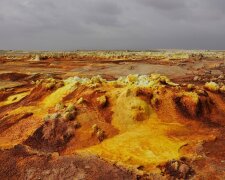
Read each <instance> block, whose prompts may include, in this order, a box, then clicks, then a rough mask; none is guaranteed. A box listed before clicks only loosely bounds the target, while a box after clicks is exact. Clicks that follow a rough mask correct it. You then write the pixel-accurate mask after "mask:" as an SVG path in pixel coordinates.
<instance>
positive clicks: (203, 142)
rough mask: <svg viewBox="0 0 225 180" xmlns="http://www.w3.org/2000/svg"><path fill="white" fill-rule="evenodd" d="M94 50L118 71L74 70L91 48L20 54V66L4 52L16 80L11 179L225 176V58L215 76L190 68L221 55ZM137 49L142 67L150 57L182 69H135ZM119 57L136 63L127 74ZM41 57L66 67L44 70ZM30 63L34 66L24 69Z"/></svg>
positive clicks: (9, 103) (9, 77) (8, 150)
mask: <svg viewBox="0 0 225 180" xmlns="http://www.w3.org/2000/svg"><path fill="white" fill-rule="evenodd" d="M126 55H127V54H126ZM89 56H90V57H92V58H91V59H90V62H93V65H91V64H89V65H88V66H89V68H90V71H94V72H96V74H97V72H100V71H101V70H100V71H98V70H96V68H97V67H98V68H99V66H101V68H106V67H103V66H109V67H111V71H112V72H113V71H114V72H115V74H114V75H113V73H112V72H111V71H110V72H109V73H108V74H107V73H106V74H104V75H102V76H100V75H96V76H95V75H92V76H91V74H88V73H87V72H85V71H84V73H83V74H79V73H77V71H76V70H74V71H72V70H71V69H75V68H78V66H77V65H74V61H73V59H76V60H77V59H79V60H80V62H82V63H83V64H82V63H80V66H84V65H85V67H86V68H87V61H86V60H82V58H84V59H85V57H86V56H84V55H83V54H82V53H80V54H78V55H76V56H75V55H74V56H71V55H65V57H63V58H62V57H61V58H62V61H61V60H60V59H57V58H56V57H48V56H46V57H45V58H46V59H44V60H40V59H41V58H40V57H39V58H37V57H35V58H36V59H35V58H33V59H32V58H30V57H29V56H27V55H23V56H22V57H21V56H18V55H17V56H16V57H20V58H19V59H18V60H15V63H17V64H19V65H20V66H18V67H19V68H18V70H17V71H16V72H13V71H15V70H12V66H11V64H12V63H14V62H12V60H8V59H7V58H6V57H5V56H3V57H2V61H3V60H4V63H3V64H4V65H3V66H7V67H8V68H9V69H10V71H12V72H10V73H9V72H1V74H0V78H1V79H2V80H1V83H3V81H4V82H7V83H5V84H4V83H3V84H4V85H2V86H1V89H0V162H1V167H0V177H1V179H18V178H19V179H35V178H37V179H45V178H46V179H49V178H50V179H66V178H68V179H74V178H75V179H173V178H177V179H212V178H215V179H224V178H225V171H224V170H225V159H224V157H225V153H224V152H225V145H224V144H225V137H224V132H225V128H224V125H225V89H224V81H225V78H224V76H223V73H224V70H225V68H224V64H222V65H221V66H220V67H219V68H217V70H218V71H221V72H222V75H219V76H220V77H217V78H216V79H214V80H213V79H212V78H211V77H209V76H207V75H206V74H205V75H202V76H200V75H199V76H198V77H197V76H196V77H194V78H192V76H191V75H190V74H188V71H189V69H188V67H192V66H193V64H192V63H190V62H192V61H196V64H197V63H199V64H200V63H202V64H204V67H206V70H207V68H208V69H213V68H214V69H213V70H215V69H216V68H215V66H213V63H209V62H211V61H212V60H211V59H210V58H211V56H209V57H207V58H205V59H202V56H199V57H198V56H197V55H196V56H193V57H192V56H190V57H189V59H188V58H187V59H185V58H184V56H181V57H180V56H179V57H178V55H176V56H175V55H174V56H173V57H176V58H177V59H176V60H173V59H172V60H171V59H168V57H171V56H166V55H165V54H163V55H162V57H164V59H163V58H162V57H161V58H162V59H163V60H159V59H160V58H159V57H158V56H157V57H158V58H159V59H157V58H156V55H155V56H153V55H151V56H150V55H146V56H144V55H142V54H137V55H136V56H134V55H133V56H131V55H129V54H128V55H127V56H123V57H120V58H121V59H120V61H119V60H118V59H116V58H118V57H117V56H116V58H115V57H114V56H108V57H107V58H106V57H105V54H104V53H103V55H101V56H100V55H99V54H98V55H93V54H90V52H89V54H88V57H89ZM42 57H43V56H42ZM104 57H105V58H106V59H105V60H104ZM129 57H130V58H131V57H132V58H134V59H135V58H136V59H135V60H133V61H135V63H137V67H138V68H139V65H140V64H141V63H143V62H145V63H147V64H148V65H149V67H150V66H151V65H158V66H160V68H162V71H163V69H164V68H165V67H166V66H167V67H170V66H174V67H175V68H174V69H173V68H172V71H170V69H167V71H168V73H165V75H160V74H158V73H154V72H151V73H146V74H147V75H140V74H141V73H139V72H141V71H142V70H143V66H140V68H141V70H138V69H136V71H137V73H139V74H136V73H130V71H133V70H135V68H136V66H135V65H133V62H132V65H131V64H129V63H130V61H132V60H130V61H125V60H127V59H129ZM137 57H139V58H140V59H139V58H137ZM116 61H119V62H120V63H121V62H122V63H126V66H132V68H131V69H130V70H129V69H128V70H127V72H125V71H124V72H123V73H125V74H124V75H121V74H120V73H118V71H117V68H118V67H116V64H114V65H112V64H111V63H112V62H116ZM157 61H158V62H157ZM217 61H218V62H220V61H221V62H222V60H221V59H217ZM62 62H66V63H65V64H64V65H63V64H61V63H62ZM41 63H43V64H46V65H47V66H49V67H50V65H51V64H52V66H55V65H58V66H59V71H58V72H56V71H55V74H51V75H50V74H47V73H45V72H43V73H40V72H37V71H39V68H40V69H41V68H42V66H41ZM95 63H99V65H96V64H95ZM116 63H118V62H116ZM179 63H184V65H183V66H181V67H180V66H178V64H179ZM185 63H186V64H185ZM68 64H70V65H71V66H70V67H69V66H68ZM31 65H32V66H31ZM25 66H27V67H28V69H29V68H31V69H30V73H27V74H22V73H21V72H18V71H20V70H21V67H25ZM122 66H123V65H122ZM161 66H162V67H161ZM164 66H165V67H164ZM199 66H200V65H199ZM199 66H198V68H199ZM211 66H213V68H212V67H211ZM124 67H125V66H124ZM155 67H156V66H155ZM178 67H179V68H181V69H182V68H184V71H182V70H181V71H180V70H178V69H179V68H178ZM32 68H33V69H32ZM35 68H36V69H35ZM64 68H65V69H64ZM101 68H100V69H101ZM113 68H115V69H114V70H113ZM158 68H159V67H158ZM160 68H159V69H160ZM176 68H177V69H176ZM198 68H197V69H198ZM43 69H45V68H44V67H43ZM109 69H110V68H109ZM132 69H133V70H132ZM175 69H176V70H175ZM197 69H196V72H200V71H201V70H202V69H201V68H200V69H198V70H197ZM173 70H174V72H173ZM194 70H195V69H193V71H194ZM179 71H180V72H182V73H181V74H177V72H179ZM211 71H212V70H211ZM31 72H32V73H31ZM62 72H65V73H62ZM165 72H166V71H165ZM76 73H77V74H76ZM126 73H127V74H126ZM99 74H100V73H99ZM143 74H145V73H143ZM161 74H162V73H161ZM77 75H79V76H77ZM197 78H200V79H198V80H196V79H197ZM210 78H211V79H210ZM203 79H205V80H203Z"/></svg>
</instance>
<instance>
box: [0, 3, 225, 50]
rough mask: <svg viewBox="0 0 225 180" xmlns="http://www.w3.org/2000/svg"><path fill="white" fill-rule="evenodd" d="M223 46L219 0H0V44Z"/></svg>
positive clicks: (224, 13) (223, 8) (223, 10)
mask: <svg viewBox="0 0 225 180" xmlns="http://www.w3.org/2000/svg"><path fill="white" fill-rule="evenodd" d="M158 48H178V49H225V0H0V49H25V50H76V49H158Z"/></svg>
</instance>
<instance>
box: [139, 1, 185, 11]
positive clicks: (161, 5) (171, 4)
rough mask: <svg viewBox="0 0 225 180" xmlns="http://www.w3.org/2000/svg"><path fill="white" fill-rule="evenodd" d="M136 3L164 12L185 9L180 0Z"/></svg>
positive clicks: (183, 2) (183, 3)
mask: <svg viewBox="0 0 225 180" xmlns="http://www.w3.org/2000/svg"><path fill="white" fill-rule="evenodd" d="M137 2H139V3H141V4H143V5H145V6H150V7H152V8H157V9H161V10H166V11H169V10H174V9H180V8H185V7H186V3H185V1H182V0H137Z"/></svg>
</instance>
